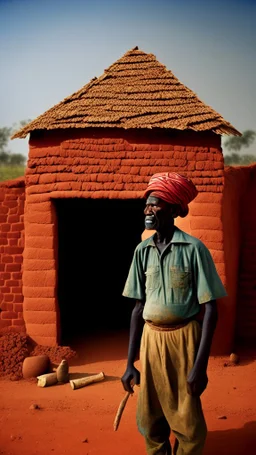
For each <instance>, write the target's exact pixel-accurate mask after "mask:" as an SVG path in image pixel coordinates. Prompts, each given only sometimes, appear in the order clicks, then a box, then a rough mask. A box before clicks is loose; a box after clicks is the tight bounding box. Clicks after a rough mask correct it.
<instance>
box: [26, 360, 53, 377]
mask: <svg viewBox="0 0 256 455" xmlns="http://www.w3.org/2000/svg"><path fill="white" fill-rule="evenodd" d="M49 366H50V359H49V357H48V355H34V356H31V357H26V358H25V359H24V362H23V365H22V375H23V378H24V379H28V378H36V377H37V376H40V375H41V374H45V373H47V372H48V370H49Z"/></svg>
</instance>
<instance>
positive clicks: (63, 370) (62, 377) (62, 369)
mask: <svg viewBox="0 0 256 455" xmlns="http://www.w3.org/2000/svg"><path fill="white" fill-rule="evenodd" d="M68 371H69V366H68V362H67V360H65V359H63V360H62V361H61V362H60V364H59V366H58V368H57V370H56V373H57V380H58V382H62V383H65V382H68V380H69V373H68Z"/></svg>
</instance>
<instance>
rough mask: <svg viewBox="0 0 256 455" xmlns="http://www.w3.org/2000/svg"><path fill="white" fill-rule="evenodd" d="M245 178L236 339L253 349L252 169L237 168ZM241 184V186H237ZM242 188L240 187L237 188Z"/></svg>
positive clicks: (255, 218) (255, 242)
mask: <svg viewBox="0 0 256 455" xmlns="http://www.w3.org/2000/svg"><path fill="white" fill-rule="evenodd" d="M240 169H241V171H240V172H244V173H245V174H246V177H247V185H246V186H245V185H244V188H243V192H242V195H241V206H240V223H241V230H240V233H241V236H240V261H239V280H238V302H237V320H236V338H237V341H238V343H239V342H241V341H242V342H247V343H249V344H251V345H255V339H256V210H255V201H256V165H252V166H248V167H247V168H244V169H243V168H240ZM242 184H243V182H241V185H242ZM241 187H242V186H241Z"/></svg>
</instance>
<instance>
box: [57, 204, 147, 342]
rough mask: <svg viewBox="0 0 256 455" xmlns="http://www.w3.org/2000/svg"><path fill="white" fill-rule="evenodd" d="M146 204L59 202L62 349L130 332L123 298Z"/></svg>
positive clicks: (126, 302) (128, 306) (128, 307)
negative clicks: (84, 340)
mask: <svg viewBox="0 0 256 455" xmlns="http://www.w3.org/2000/svg"><path fill="white" fill-rule="evenodd" d="M144 206H145V201H144V200H141V199H139V200H135V199H128V200H118V199H96V200H95V199H84V198H73V199H57V200H56V201H55V207H56V213H57V220H58V303H59V313H60V314H59V316H60V317H59V324H60V327H59V333H60V336H59V339H60V344H62V345H64V344H69V345H70V346H71V345H72V344H74V342H76V340H77V339H81V338H83V337H85V336H86V335H88V334H89V335H91V334H97V333H99V334H100V333H102V332H106V331H119V330H124V329H128V328H129V325H130V316H131V311H132V308H133V306H134V301H133V300H132V299H127V298H125V297H123V296H122V290H123V288H124V284H125V280H126V277H127V274H128V271H129V267H130V263H131V260H132V257H133V252H134V249H135V247H136V245H137V244H138V243H139V242H140V241H141V234H142V232H143V230H144V214H143V210H144Z"/></svg>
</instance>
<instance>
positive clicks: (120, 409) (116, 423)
mask: <svg viewBox="0 0 256 455" xmlns="http://www.w3.org/2000/svg"><path fill="white" fill-rule="evenodd" d="M130 395H132V393H130V392H127V393H126V395H125V397H124V398H123V399H122V401H121V403H120V404H119V406H118V410H117V413H116V416H115V420H114V431H116V430H117V429H118V427H119V423H120V420H121V417H122V414H123V412H124V408H125V406H126V403H127V401H128V398H129V396H130Z"/></svg>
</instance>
